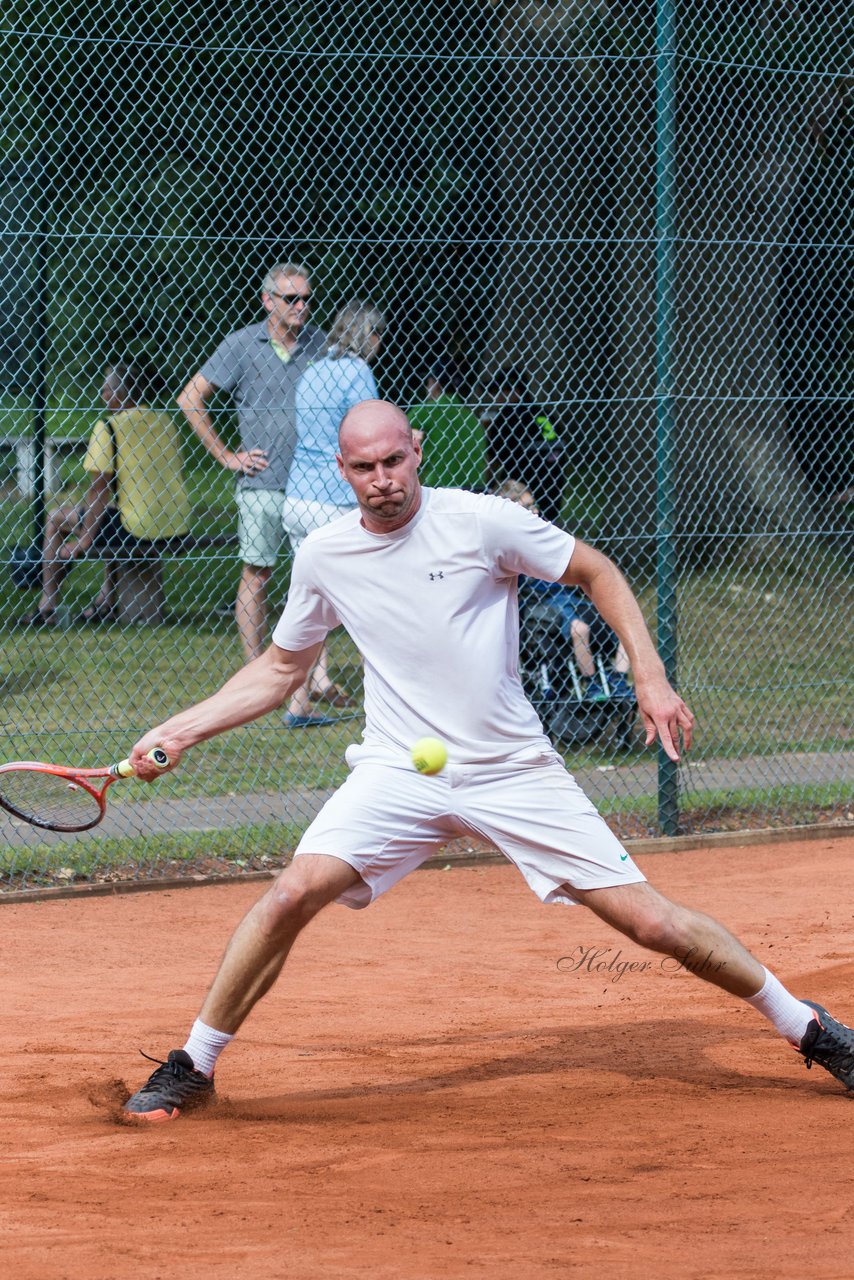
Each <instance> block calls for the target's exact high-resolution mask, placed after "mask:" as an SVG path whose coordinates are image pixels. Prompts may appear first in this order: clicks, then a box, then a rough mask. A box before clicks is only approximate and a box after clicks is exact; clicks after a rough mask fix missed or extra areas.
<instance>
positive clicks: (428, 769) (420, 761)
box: [409, 738, 448, 773]
mask: <svg viewBox="0 0 854 1280" xmlns="http://www.w3.org/2000/svg"><path fill="white" fill-rule="evenodd" d="M409 754H410V756H411V757H412V763H413V764H414V765H415V768H416V769H417V770H418V772H419V773H439V772H440V771H441V770H442V769H444V767H445V765H446V764H447V763H448V748H447V747H446V746H445V744H444V742H442V741H441V740H440V739H439V738H419V739H418V741H417V742H416V744H415V746H414V747H413V748H412V750H411V751H410V753H409Z"/></svg>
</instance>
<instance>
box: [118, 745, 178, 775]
mask: <svg viewBox="0 0 854 1280" xmlns="http://www.w3.org/2000/svg"><path fill="white" fill-rule="evenodd" d="M146 759H148V760H151V761H153V763H154V764H156V765H157V767H158V769H165V768H166V766H167V765H168V764H169V757H168V756H167V754H166V752H165V751H164V750H163V748H162V747H152V749H151V750H150V751H148V752H146ZM113 768H114V770H115V772H116V774H117V775H118V776H119V777H120V778H132V777H133V776H134V774H135V773H136V769H134V767H133V765H132V764H131V762H130V760H120V761H119V763H118V764H116V765H113Z"/></svg>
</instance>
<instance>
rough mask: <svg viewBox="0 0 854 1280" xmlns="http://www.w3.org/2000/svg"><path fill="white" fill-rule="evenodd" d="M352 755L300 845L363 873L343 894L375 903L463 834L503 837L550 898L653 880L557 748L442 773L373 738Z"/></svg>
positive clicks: (354, 903)
mask: <svg viewBox="0 0 854 1280" xmlns="http://www.w3.org/2000/svg"><path fill="white" fill-rule="evenodd" d="M347 762H348V764H349V765H350V766H351V767H352V769H353V772H352V773H351V774H350V776H349V778H347V780H346V781H345V782H344V784H343V785H342V786H341V787H339V789H338V790H337V791H336V792H335V794H334V795H333V796H331V797H330V799H329V800H327V802H326V804H325V805H324V806H323V808H322V809H321V811H320V813H319V814H318V815H317V817H316V818H315V820H314V822H312V824H311V825H310V826H309V827H308V829H307V830H306V832H305V834H304V835H303V837H302V839H301V840H300V842H299V846H298V848H297V850H296V854H295V856H296V857H298V856H299V855H300V854H304V853H314V854H330V855H332V856H333V857H335V858H340V859H341V860H342V861H343V862H346V863H348V864H349V865H350V866H351V867H353V869H354V870H355V871H357V872H358V873H359V875H360V876H361V878H362V882H361V883H360V884H357V885H354V886H353V887H352V888H351V889H348V890H347V891H346V892H345V893H343V894H342V895H341V897H340V898H339V899H338V901H339V902H341V903H342V904H343V905H345V906H348V907H367V906H368V905H369V904H370V903H371V902H372V901H373V900H374V898H377V897H379V895H380V894H381V893H385V891H386V890H387V889H390V888H391V887H392V885H394V884H396V883H397V881H398V880H402V879H403V877H404V876H405V875H408V874H409V872H410V871H414V870H415V868H416V867H418V866H420V864H421V863H422V862H424V861H425V859H427V858H429V857H430V856H431V855H433V854H435V853H436V852H437V850H438V849H439V848H440V847H441V845H443V844H445V843H446V842H447V841H448V840H452V839H456V838H457V837H459V836H475V837H480V838H482V839H483V840H486V841H487V842H488V843H490V844H493V845H495V847H496V848H497V849H499V850H500V851H501V852H502V853H503V854H504V855H505V856H506V857H507V858H509V859H510V861H511V862H512V863H513V864H514V865H515V866H516V867H518V869H519V870H520V871H521V873H522V875H523V876H524V877H525V879H526V881H527V882H528V885H529V887H530V888H531V889H533V891H534V893H535V894H536V895H537V897H538V898H540V899H541V900H542V901H543V902H564V903H576V902H577V899H576V898H574V897H573V896H572V889H573V888H577V889H604V888H610V887H612V886H614V885H620V884H637V883H639V882H641V881H643V880H645V879H646V877H645V876H644V875H643V873H642V872H641V871H640V870H639V869H638V868H637V867H636V866H635V864H634V862H633V861H632V859H631V857H630V856H629V854H628V853H627V852H626V850H625V849H624V848H623V846H622V845H621V844H620V842H619V840H618V839H617V837H616V836H615V835H614V833H613V832H612V831H611V829H610V828H609V827H608V826H607V824H606V823H605V821H604V819H603V818H602V817H601V816H600V814H599V813H598V812H597V811H596V809H595V807H594V806H593V804H592V803H591V801H590V800H588V798H587V796H586V795H585V794H584V792H583V791H582V790H581V788H580V787H579V786H578V784H577V782H576V781H575V779H574V778H573V777H572V774H570V773H568V772H567V770H566V767H565V766H564V763H563V761H562V760H561V759H560V757H559V756H558V755H556V754H555V753H554V752H551V751H546V750H540V749H537V750H536V751H535V752H532V753H531V754H530V756H529V757H528V758H525V756H524V753H520V755H517V756H516V757H515V758H514V759H513V760H512V761H505V762H502V763H500V764H490V765H453V764H449V765H446V767H445V768H444V769H443V770H442V772H441V773H439V774H436V775H435V776H434V777H425V776H424V775H423V774H420V773H418V771H417V770H416V769H415V768H414V766H413V765H412V763H411V762H410V760H409V758H408V757H407V756H405V755H403V754H402V753H401V754H400V755H399V756H397V755H395V754H394V753H393V752H392V751H391V750H390V749H388V748H385V747H377V746H375V745H373V744H365V745H361V746H351V747H350V748H348V751H347Z"/></svg>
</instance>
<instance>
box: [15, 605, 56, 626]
mask: <svg viewBox="0 0 854 1280" xmlns="http://www.w3.org/2000/svg"><path fill="white" fill-rule="evenodd" d="M18 626H19V627H57V626H59V619H58V618H57V616H56V610H55V609H45V610H44V611H42V610H41V609H31V610H30V612H29V613H25V614H24V616H23V618H20V619H19V620H18Z"/></svg>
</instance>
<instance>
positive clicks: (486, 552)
mask: <svg viewBox="0 0 854 1280" xmlns="http://www.w3.org/2000/svg"><path fill="white" fill-rule="evenodd" d="M339 449H340V453H339V455H338V466H339V468H340V471H341V474H342V476H343V477H344V478H345V479H346V480H347V481H348V482H349V484H350V485H351V486H352V488H353V491H354V493H355V496H356V499H357V501H358V509H354V510H353V511H352V512H350V513H348V514H347V515H344V516H342V517H341V518H340V519H337V520H335V521H333V522H332V523H330V524H328V525H326V526H325V527H324V528H321V529H318V530H316V531H315V532H314V533H311V534H309V536H308V537H307V538H306V539H305V541H304V542H303V544H302V546H301V547H300V549H299V551H298V552H297V555H296V558H295V561H294V568H293V577H292V582H291V589H290V592H289V594H288V600H287V605H286V607H285V610H284V613H283V614H282V617H281V619H280V620H279V623H278V625H277V627H276V629H275V632H274V635H273V643H272V644H271V645H270V647H269V648H268V649H267V650H266V652H265V653H263V654H262V655H261V656H260V657H258V658H256V659H255V660H254V661H253V662H250V663H249V664H248V665H247V666H245V667H244V668H243V669H242V670H241V671H239V672H238V673H237V674H236V675H234V676H233V677H232V678H231V679H230V680H229V681H228V682H227V683H226V684H225V685H223V686H222V688H221V689H220V690H219V691H218V692H217V693H215V694H214V695H213V696H212V697H210V698H208V699H207V700H206V701H204V702H201V703H199V704H198V705H196V706H194V707H191V708H190V709H189V710H187V711H183V712H181V713H180V714H179V715H176V716H174V717H172V718H171V719H169V720H167V721H165V723H163V724H161V725H158V726H157V727H156V728H155V729H152V730H151V732H150V733H147V734H145V736H144V737H143V738H141V739H140V741H139V742H138V743H137V744H136V746H135V747H134V749H133V752H132V754H131V761H132V763H133V764H134V766H135V767H136V769H137V770H138V773H139V775H140V776H141V777H143V778H146V779H152V780H153V778H154V777H155V776H159V775H158V771H157V769H156V766H154V765H153V764H152V763H151V761H150V760H147V759H146V753H147V752H148V751H149V750H151V749H152V748H153V747H155V746H162V747H163V748H165V750H166V751H167V753H168V755H169V757H170V760H171V762H172V767H174V766H175V765H177V764H178V762H179V761H180V759H181V756H182V754H183V753H184V751H186V750H187V749H188V748H189V747H192V746H194V745H195V744H196V743H198V742H203V741H204V740H206V739H208V738H211V737H213V736H214V735H216V734H219V733H222V732H224V731H225V730H227V729H232V728H235V727H236V726H238V725H242V724H246V723H248V722H249V721H252V720H255V719H257V718H258V717H259V716H263V715H264V714H266V713H267V712H270V711H273V710H274V709H275V708H277V707H280V706H282V705H283V704H284V703H286V702H287V700H288V698H289V697H290V696H291V694H292V693H293V692H294V690H295V689H297V688H299V687H300V685H302V684H304V683H305V681H306V679H307V677H308V674H309V672H310V671H311V669H312V667H313V665H314V663H315V661H316V659H317V654H318V652H319V650H320V647H321V645H322V644H323V642H324V639H325V638H326V635H327V633H328V632H329V631H330V630H331V629H332V628H333V627H336V626H338V625H339V624H343V625H344V626H345V627H346V628H347V630H348V632H349V633H350V635H351V636H352V638H353V641H354V642H355V644H356V646H357V647H358V649H359V652H360V653H361V654H362V656H363V659H364V665H365V714H366V727H365V730H364V735H363V741H362V742H361V743H360V744H359V745H353V746H351V747H349V748H348V750H347V761H348V764H349V765H350V767H351V773H350V776H349V777H348V779H347V780H346V782H345V783H344V784H343V786H341V787H340V788H339V790H338V791H337V792H336V793H335V794H334V795H333V796H332V797H331V799H330V800H329V801H328V802H327V803H326V804H325V805H324V807H323V809H322V810H321V812H320V813H319V815H318V816H317V818H315V820H314V821H313V822H312V823H311V825H310V826H309V827H308V829H307V830H306V832H305V834H304V835H303V837H302V839H301V841H300V843H299V847H298V848H297V850H296V855H295V857H294V859H293V861H292V863H291V864H290V866H288V867H287V868H286V869H285V870H284V871H282V873H281V874H280V875H279V876H278V878H277V879H276V881H275V882H274V883H273V885H272V887H271V888H270V889H269V890H268V891H267V892H266V893H265V894H264V896H263V897H262V898H261V899H260V901H259V902H257V903H256V905H255V906H254V907H252V909H251V910H250V911H249V913H248V914H247V915H246V916H245V918H244V919H243V921H242V922H241V923H240V924H239V925H238V927H237V929H236V931H235V933H234V935H233V937H232V938H231V941H230V943H229V945H228V947H227V950H226V952H225V956H224V958H223V960H222V963H221V966H220V969H219V971H218V973H217V975H216V977H215V979H214V982H213V985H212V987H211V988H210V991H209V992H208V994H207V996H206V998H205V1000H204V1003H203V1004H202V1007H201V1010H200V1014H199V1017H198V1018H197V1020H196V1022H195V1023H194V1025H193V1027H192V1029H191V1031H190V1034H189V1038H188V1039H187V1041H186V1044H185V1045H184V1047H183V1048H181V1049H174V1050H172V1051H171V1052H170V1053H169V1055H168V1058H167V1060H166V1061H165V1062H162V1063H161V1064H160V1065H159V1066H158V1068H157V1069H156V1070H155V1071H154V1073H153V1074H152V1075H151V1077H150V1078H149V1080H148V1081H147V1082H146V1083H145V1084H144V1085H143V1086H142V1088H141V1089H140V1090H139V1091H138V1092H137V1093H135V1094H134V1095H133V1097H131V1098H130V1099H129V1100H128V1101H127V1103H126V1104H125V1107H126V1110H127V1112H128V1113H130V1114H132V1115H134V1116H136V1117H138V1118H140V1119H142V1120H149V1121H151V1120H167V1119H175V1118H176V1117H177V1116H178V1115H179V1114H180V1112H181V1111H182V1110H185V1109H186V1108H188V1107H191V1106H193V1105H198V1104H199V1103H203V1102H206V1101H208V1100H210V1099H211V1098H212V1097H213V1094H214V1067H215V1064H216V1061H217V1057H218V1055H219V1054H220V1053H221V1052H222V1050H223V1049H224V1048H225V1047H226V1045H227V1044H228V1043H229V1042H230V1041H231V1040H232V1039H233V1038H234V1035H235V1033H236V1032H237V1031H238V1029H239V1027H240V1026H241V1025H242V1023H243V1021H244V1019H245V1018H246V1017H247V1015H248V1014H249V1012H250V1011H251V1009H252V1008H253V1006H254V1005H255V1004H256V1002H257V1001H258V1000H259V999H260V998H261V997H262V996H263V995H264V994H265V992H267V991H268V990H269V989H270V987H271V986H272V985H273V983H274V982H275V980H276V979H277V977H278V976H279V973H280V971H281V969H282V966H283V965H284V962H285V959H286V957H287V955H288V952H289V951H290V948H291V946H292V945H293V943H294V941H295V939H296V938H297V936H298V934H299V933H300V931H301V930H302V929H303V928H304V927H305V925H306V924H307V923H308V922H309V921H310V920H311V919H312V917H314V916H315V915H316V914H317V913H318V912H319V911H320V910H322V908H323V907H325V906H327V904H329V903H331V902H335V901H337V902H340V903H343V904H344V905H346V906H349V907H356V908H358V907H366V906H368V905H369V904H370V903H371V902H372V901H373V900H374V899H375V898H376V897H378V896H379V895H380V894H381V893H384V892H386V890H388V889H390V888H391V887H392V885H394V884H396V883H397V881H398V880H400V879H401V878H402V877H403V876H405V875H407V874H408V873H409V872H410V871H412V870H414V869H415V868H416V867H417V866H418V865H419V864H420V863H422V862H423V861H424V860H425V859H426V858H429V857H430V856H431V854H434V853H435V852H436V851H437V849H438V848H439V847H440V846H441V845H442V844H443V843H445V842H446V841H448V840H450V839H452V838H454V837H458V836H462V835H471V836H475V837H479V838H482V839H484V840H486V841H488V842H491V843H493V844H494V845H496V846H497V848H499V849H500V850H501V851H502V852H503V853H504V854H505V855H506V856H507V857H508V858H509V859H510V861H511V862H513V863H514V864H515V865H516V866H517V867H518V869H519V871H520V872H521V874H522V876H523V877H524V879H525V880H526V881H527V882H528V885H529V886H530V888H531V889H532V890H533V891H534V893H536V894H537V896H538V897H539V898H540V899H541V900H542V901H543V902H546V903H553V902H554V903H569V904H571V903H580V904H582V905H583V906H585V907H587V908H589V909H590V910H591V911H593V912H594V913H595V914H596V915H597V916H599V917H600V918H601V919H602V920H605V921H607V923H609V924H610V925H612V926H613V927H614V928H615V929H617V930H619V932H620V933H623V934H625V935H626V937H628V938H630V939H631V940H632V941H634V942H636V943H638V944H639V945H641V946H644V947H648V948H650V949H652V950H653V951H657V952H661V953H663V954H664V955H667V956H673V957H675V958H677V959H680V958H682V959H684V958H685V957H688V956H691V955H701V956H709V955H710V956H711V957H712V958H713V961H714V963H710V964H708V965H704V966H700V968H701V970H702V972H701V975H700V976H702V977H703V978H704V979H706V980H707V981H709V982H712V983H714V984H715V985H716V986H718V987H721V988H722V989H723V990H724V991H727V992H729V993H730V994H731V995H734V996H737V997H739V998H740V999H742V1000H746V1001H747V1003H748V1004H751V1005H752V1006H753V1007H754V1008H755V1009H756V1010H757V1011H758V1012H759V1013H761V1014H763V1015H764V1016H765V1017H767V1018H768V1019H770V1021H771V1022H772V1023H773V1024H774V1026H775V1027H776V1029H777V1031H778V1032H779V1033H780V1035H781V1036H782V1037H783V1038H784V1039H785V1040H787V1041H788V1042H789V1043H790V1044H791V1045H793V1046H794V1047H795V1048H796V1049H797V1050H798V1051H799V1052H800V1053H801V1055H802V1056H803V1058H804V1059H805V1061H806V1064H807V1066H810V1065H811V1063H812V1062H817V1063H819V1064H820V1065H821V1066H823V1067H825V1068H826V1069H827V1070H828V1071H829V1072H831V1074H832V1075H834V1076H835V1077H836V1078H837V1079H839V1080H841V1081H842V1083H843V1084H844V1085H845V1086H846V1087H847V1088H848V1089H854V1032H852V1031H851V1030H850V1029H849V1028H848V1027H846V1026H844V1025H842V1024H841V1023H839V1022H837V1021H836V1020H835V1019H833V1018H832V1017H831V1016H830V1015H829V1014H828V1013H827V1011H826V1010H825V1009H823V1008H822V1006H820V1005H817V1004H813V1003H812V1002H809V1001H802V1000H799V999H797V998H796V997H795V996H794V995H791V994H790V993H789V992H788V991H787V990H786V989H785V988H784V987H783V986H782V985H781V984H780V982H779V981H778V980H777V979H776V978H775V977H774V976H773V975H772V974H771V973H769V972H768V971H767V970H766V969H765V968H763V966H762V965H761V964H760V963H759V962H758V961H757V960H756V959H754V957H753V956H752V955H750V953H749V952H748V951H747V950H745V948H744V947H743V946H742V944H741V943H740V942H739V941H738V940H737V939H736V938H734V937H733V936H732V934H730V933H729V932H728V931H727V930H726V929H725V928H724V926H723V925H721V924H718V923H717V922H716V921H715V920H713V919H711V918H710V917H708V916H706V915H702V914H700V913H699V912H697V911H694V910H692V909H691V908H689V907H685V906H680V905H678V904H676V903H674V902H670V901H668V900H667V899H666V898H665V897H663V896H662V895H661V894H660V893H658V892H657V890H655V889H654V888H653V887H652V886H651V885H650V884H649V883H648V882H647V881H646V879H645V877H644V875H643V874H642V872H641V871H640V870H639V868H638V867H637V866H636V865H635V863H634V861H633V860H632V858H631V856H630V855H629V854H628V853H627V851H626V850H625V849H624V848H623V846H622V845H621V844H620V842H619V841H618V840H617V838H616V836H614V835H613V833H612V832H611V831H610V829H609V828H608V826H607V825H606V824H605V822H604V820H603V819H602V818H601V817H600V816H599V814H598V813H597V812H596V809H595V808H594V806H593V805H592V804H591V802H590V801H589V800H588V799H587V797H586V796H585V795H584V793H583V792H582V791H581V790H580V788H579V787H578V785H577V784H576V782H575V780H574V779H573V777H572V775H571V774H569V773H568V772H567V770H566V768H565V767H564V763H563V761H562V759H561V758H560V757H559V756H558V755H557V753H556V752H555V751H554V749H553V748H552V746H551V744H550V743H549V741H548V739H547V738H546V737H545V736H544V734H543V731H542V728H541V725H540V723H539V720H538V718H537V715H536V713H535V711H534V709H533V707H532V706H531V704H530V703H529V702H528V701H527V699H526V697H525V695H524V693H523V691H522V686H521V684H520V682H519V676H518V672H517V664H516V658H517V649H518V610H517V599H516V584H517V579H518V578H519V576H520V575H521V574H525V575H527V576H529V577H537V578H541V579H543V580H545V581H547V582H561V583H565V584H566V585H567V586H574V587H580V588H581V589H582V590H583V591H585V592H586V593H587V594H588V595H589V596H590V598H591V599H592V601H593V603H594V605H595V606H596V608H597V609H598V610H599V612H600V613H601V614H602V615H603V617H604V618H605V619H606V621H607V622H609V623H610V625H611V626H612V627H613V628H614V630H615V631H616V632H617V634H618V635H619V637H620V639H621V640H622V642H623V644H624V645H625V648H626V651H627V653H628V655H629V658H630V660H631V665H632V670H633V671H634V675H635V690H636V693H637V702H638V707H639V710H640V713H641V715H642V717H643V721H644V724H645V726H646V741H647V743H648V744H649V743H652V742H653V741H654V740H655V737H656V735H657V736H658V738H659V739H660V741H661V744H662V746H663V748H664V750H665V751H666V753H667V755H668V756H669V757H670V758H671V759H672V760H674V761H675V760H678V759H679V754H680V749H681V747H682V746H683V745H684V748H685V749H686V750H687V749H688V748H689V747H690V745H691V734H692V728H693V716H692V714H691V712H690V711H689V709H688V707H687V706H686V705H685V703H684V702H683V701H682V699H681V697H679V695H678V694H677V693H676V692H675V691H674V690H673V689H672V688H671V686H670V684H669V683H668V681H667V679H666V677H665V673H664V668H663V666H662V663H661V661H660V659H659V657H658V655H657V653H656V651H655V648H654V646H653V643H652V640H651V638H650V635H649V632H648V631H647V628H646V625H645V623H644V621H643V617H642V615H641V611H640V608H639V606H638V604H637V602H636V600H635V598H634V596H633V595H632V593H631V591H630V589H629V587H628V585H627V583H626V581H625V579H624V578H623V576H622V575H621V573H620V572H619V570H618V569H617V568H616V566H615V565H614V564H613V563H612V562H611V561H610V560H609V559H608V558H607V557H606V556H604V555H602V554H601V553H600V552H598V551H596V550H594V549H593V548H592V547H590V546H587V545H585V544H584V543H583V542H580V541H578V540H577V539H575V538H573V537H572V536H571V535H569V534H567V533H564V532H563V531H562V530H560V529H558V528H556V527H555V526H554V525H552V524H549V523H547V522H546V521H544V520H541V519H540V518H539V517H537V516H535V515H533V514H531V513H530V512H528V511H526V510H525V509H524V508H522V507H521V506H519V505H518V504H516V503H513V502H508V501H506V500H504V499H502V498H496V497H492V496H487V495H481V494H472V493H467V492H463V491H462V490H455V489H422V488H421V486H420V484H419V481H418V464H419V462H420V460H421V449H420V446H419V445H418V444H417V443H416V442H415V441H414V440H413V437H412V432H411V429H410V426H409V423H408V421H407V419H406V417H405V415H404V414H403V413H402V412H401V410H400V409H398V408H396V407H395V406H394V405H392V404H388V403H386V402H384V401H381V400H366V401H362V402H361V403H360V404H358V405H356V406H355V407H354V408H353V409H351V410H350V412H349V413H348V414H347V415H346V417H345V418H344V420H343V422H342V424H341V430H340V437H339ZM425 735H430V736H434V737H437V738H441V739H442V740H443V741H444V742H445V743H446V744H447V748H448V754H449V760H448V764H447V766H446V767H445V768H444V769H443V770H442V772H441V773H440V774H438V775H436V776H433V777H425V776H424V775H422V774H420V773H418V772H417V771H416V770H415V768H414V767H413V765H412V764H411V761H410V757H409V750H410V747H411V745H412V743H414V742H415V741H416V740H417V739H419V738H422V737H424V736H425ZM153 1060H154V1061H157V1062H159V1061H160V1060H159V1059H156V1058H155V1059H153Z"/></svg>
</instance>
